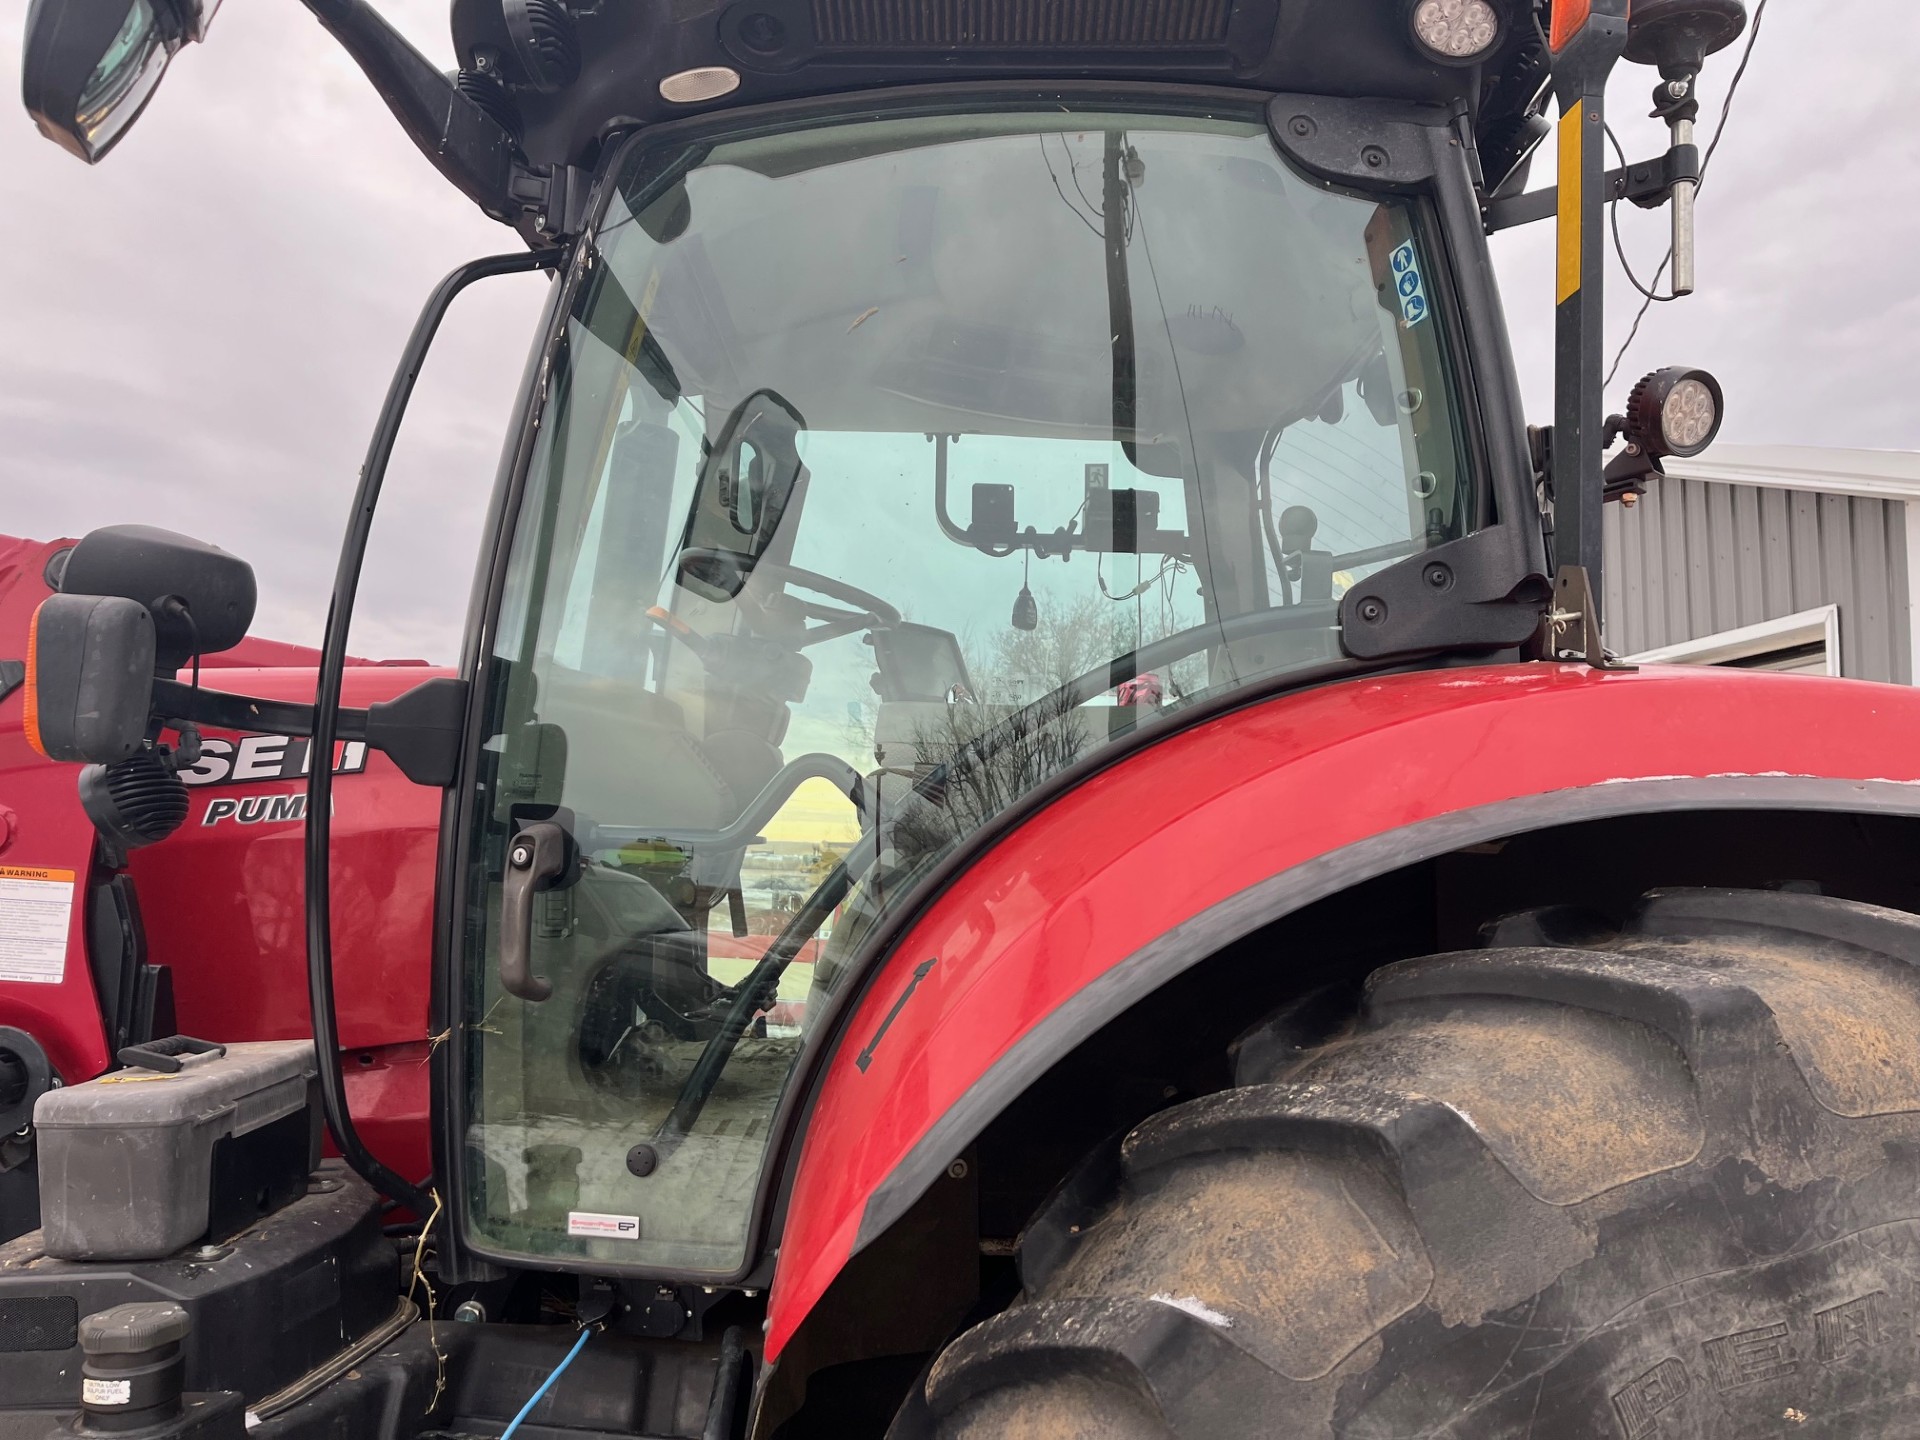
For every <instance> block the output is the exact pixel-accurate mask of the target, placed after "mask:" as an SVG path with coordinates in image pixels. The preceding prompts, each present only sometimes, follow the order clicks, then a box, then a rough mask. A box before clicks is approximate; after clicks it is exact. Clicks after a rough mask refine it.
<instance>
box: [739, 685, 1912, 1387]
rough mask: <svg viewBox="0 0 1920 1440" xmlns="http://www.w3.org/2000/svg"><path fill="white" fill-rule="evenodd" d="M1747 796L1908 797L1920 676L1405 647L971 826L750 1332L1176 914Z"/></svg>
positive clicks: (831, 1128)
mask: <svg viewBox="0 0 1920 1440" xmlns="http://www.w3.org/2000/svg"><path fill="white" fill-rule="evenodd" d="M1636 782H1637V783H1636ZM1741 806H1745V807H1759V806H1767V807H1773V808H1788V809H1793V808H1831V809H1861V810H1868V809H1880V810H1900V811H1906V812H1908V813H1915V814H1920V694H1916V693H1915V692H1914V691H1913V690H1910V689H1907V688H1905V687H1896V686H1890V685H1875V684H1867V683H1863V682H1856V681H1847V680H1820V679H1812V678H1808V677H1804V676H1781V675H1768V674H1759V673H1754V672H1747V671H1729V670H1710V669H1667V670H1643V671H1638V672H1614V673H1606V674H1603V673H1599V672H1595V671H1592V670H1588V669H1586V668H1584V667H1576V666H1566V665H1548V664H1534V665H1505V666H1500V667H1497V668H1487V669H1474V670H1438V671H1424V672H1420V673H1416V674H1407V675H1396V676H1391V677H1388V678H1384V679H1370V680H1354V681H1348V682H1345V683H1342V684H1339V685H1333V686H1328V687H1325V688H1322V689H1317V690H1312V691H1307V692H1304V693H1301V694H1296V695H1291V696H1286V697H1283V698H1280V699H1276V700H1273V701H1269V702H1267V703H1264V704H1260V705H1256V706H1253V707H1250V708H1248V709H1246V710H1241V711H1238V712H1235V713H1233V714H1230V715H1227V716H1223V717H1222V718H1220V719H1217V720H1214V721H1211V722H1208V723H1205V724H1202V725H1199V726H1196V727H1195V728H1193V729H1191V730H1187V731H1183V732H1179V733H1176V734H1174V735H1172V736H1170V737H1169V738H1167V739H1166V740H1164V741H1162V742H1160V743H1158V744H1155V745H1151V746H1149V747H1148V748H1146V749H1144V750H1142V751H1140V752H1138V753H1137V754H1135V755H1132V756H1130V757H1128V758H1126V759H1124V760H1123V761H1121V762H1120V763H1119V764H1117V765H1115V766H1114V767H1113V768H1112V769H1110V770H1107V771H1104V772H1102V773H1100V774H1099V775H1097V776H1096V777H1095V778H1093V779H1092V780H1090V781H1088V782H1087V783H1086V784H1083V785H1081V786H1079V787H1078V788H1076V789H1074V790H1072V791H1069V792H1068V793H1067V794H1065V795H1064V796H1062V797H1061V798H1060V799H1058V800H1057V801H1055V802H1054V803H1053V804H1051V805H1050V806H1048V807H1047V808H1045V809H1044V810H1042V811H1040V812H1039V813H1038V814H1036V815H1035V816H1034V817H1033V818H1031V819H1030V820H1028V821H1026V822H1025V823H1024V824H1023V825H1022V826H1020V828H1018V829H1017V830H1015V831H1014V832H1013V833H1012V834H1010V835H1008V836H1007V837H1006V838H1004V839H1003V840H1001V841H1000V842H999V843H998V844H996V845H994V846H993V847H992V848H990V849H989V850H988V851H987V852H986V853H985V854H984V855H983V856H982V857H981V858H980V859H979V860H978V861H977V862H976V863H975V864H974V865H973V867H972V868H971V869H970V870H968V871H967V872H966V873H965V874H964V876H963V877H962V878H961V880H960V881H959V882H958V883H956V884H955V885H953V886H952V888H950V889H949V890H947V891H946V893H944V894H943V895H941V896H939V897H938V898H937V899H936V900H934V901H933V903H932V904H931V905H930V906H929V907H928V909H927V911H926V912H925V913H924V914H923V915H922V916H921V917H920V918H919V919H918V920H917V921H916V922H915V923H914V924H913V925H912V927H911V928H910V929H909V930H908V931H907V932H906V933H905V934H904V935H903V936H902V937H901V939H900V941H899V943H898V944H897V945H895V946H894V947H893V948H892V950H891V951H890V953H889V956H888V958H887V960H886V961H885V962H884V964H883V966H882V968H881V970H880V972H879V973H878V974H877V976H875V978H874V979H873V981H872V983H871V984H870V985H869V986H868V987H867V990H866V993H865V996H864V998H863V999H862V1000H861V1001H860V1002H859V1003H858V1005H857V1006H856V1007H855V1009H854V1012H853V1015H852V1017H851V1020H850V1023H849V1025H848V1026H847V1028H846V1029H845V1030H843V1031H842V1038H841V1040H840V1043H839V1048H838V1050H837V1052H836V1053H835V1054H834V1055H833V1056H832V1058H831V1059H830V1060H828V1062H827V1069H826V1073H825V1075H824V1077H823V1079H822V1081H821V1084H820V1089H819V1092H818V1095H817V1098H816V1100H815V1102H814V1105H813V1109H812V1113H811V1115H810V1117H809V1119H808V1122H807V1123H808V1129H807V1134H806V1137H805V1140H804V1142H803V1144H802V1149H801V1153H800V1160H799V1167H798V1170H797V1172H796V1174H795V1177H794V1181H793V1188H792V1192H791V1196H790V1200H789V1204H788V1207H787V1221H786V1228H785V1233H784V1234H783V1235H782V1236H781V1239H780V1257H779V1262H778V1266H777V1269H776V1271H775V1274H774V1281H773V1290H772V1294H771V1296H770V1297H769V1299H770V1305H771V1313H770V1315H769V1319H768V1331H767V1340H766V1353H767V1356H768V1358H769V1359H772V1358H775V1357H777V1356H778V1355H779V1353H780V1351H781V1349H782V1347H783V1346H784V1345H785V1344H786V1342H787V1341H788V1340H789V1339H790V1338H791V1337H792V1335H793V1333H794V1330H795V1328H796V1327H797V1326H798V1325H799V1323H800V1321H801V1320H802V1319H803V1318H804V1317H805V1315H806V1314H807V1312H808V1311H809V1310H810V1309H811V1308H812V1306H813V1305H814V1304H815V1303H816V1302H817V1301H818V1300H819V1299H820V1297H821V1296H822V1295H823V1294H825V1293H826V1290H827V1287H828V1286H829V1285H830V1284H831V1283H832V1281H833V1279H834V1277H835V1275H837V1274H838V1273H839V1271H840V1269H841V1267H842V1266H843V1265H844V1264H845V1263H846V1262H847V1260H848V1259H849V1258H850V1256H851V1255H852V1254H853V1253H854V1252H855V1251H856V1250H857V1249H859V1248H860V1247H861V1246H862V1245H863V1244H864V1243H865V1242H866V1241H867V1240H868V1239H870V1238H872V1237H873V1236H874V1235H876V1234H878V1233H879V1232H880V1231H881V1230H883V1229H885V1227H886V1225H888V1224H890V1223H891V1222H892V1220H893V1219H895V1218H897V1217H898V1215H899V1214H900V1213H902V1212H903V1211H904V1209H905V1208H906V1206H907V1205H908V1204H910V1203H911V1202H912V1200H913V1199H914V1198H916V1197H917V1196H918V1194H919V1193H921V1191H923V1190H924V1189H925V1187H926V1185H927V1184H928V1183H930V1182H931V1181H932V1179H933V1177H934V1176H936V1175H938V1174H939V1173H941V1171H943V1170H944V1169H945V1166H946V1164H947V1163H948V1161H950V1160H951V1159H952V1158H953V1156H954V1155H956V1154H958V1153H959V1152H960V1151H961V1150H962V1149H963V1148H964V1147H965V1146H966V1145H967V1144H968V1143H969V1142H970V1141H971V1140H972V1138H973V1137H974V1135H976V1134H977V1133H978V1132H979V1131H980V1130H981V1129H982V1128H984V1126H985V1124H986V1123H987V1121H988V1120H990V1119H991V1118H992V1115H993V1113H995V1112H996V1111H997V1110H998V1108H999V1107H1000V1105H1001V1104H1003V1103H1004V1102H1005V1100H1006V1099H1010V1098H1011V1095H1012V1093H1014V1092H1015V1091H1017V1086H1018V1084H1020V1083H1024V1081H1025V1080H1026V1079H1029V1078H1033V1077H1037V1075H1038V1074H1039V1073H1041V1072H1042V1071H1043V1070H1044V1069H1045V1068H1046V1066H1047V1065H1048V1064H1050V1063H1051V1062H1052V1061H1053V1060H1056V1059H1058V1058H1059V1056H1060V1055H1061V1054H1063V1053H1065V1050H1066V1049H1067V1048H1070V1047H1071V1045H1072V1044H1073V1043H1075V1041H1076V1040H1077V1038H1079V1037H1080V1036H1082V1035H1084V1034H1086V1033H1089V1032H1090V1030H1091V1029H1092V1028H1095V1026H1097V1025H1098V1024H1100V1023H1104V1021H1105V1020H1106V1019H1107V1018H1109V1017H1110V1016H1111V1015H1112V1014H1114V1013H1117V1012H1118V1010H1119V1009H1122V1008H1124V1007H1125V1005H1127V1004H1129V1003H1131V1002H1132V1000H1134V999H1137V998H1138V997H1139V995H1140V994H1144V993H1146V990H1145V989H1142V988H1141V987H1140V986H1139V985H1133V986H1132V987H1131V988H1129V986H1128V984H1127V983H1126V982H1127V980H1128V977H1129V972H1130V971H1136V970H1138V971H1142V972H1143V973H1149V974H1151V973H1152V972H1153V970H1154V966H1155V965H1156V964H1158V965H1159V967H1160V969H1159V972H1158V974H1159V979H1158V980H1154V981H1153V983H1159V980H1164V978H1167V975H1168V974H1169V973H1170V972H1168V971H1167V969H1166V965H1167V964H1168V963H1169V962H1168V961H1167V959H1166V955H1165V954H1164V953H1162V952H1167V951H1169V950H1173V951H1177V949H1178V942H1180V941H1181V940H1182V938H1183V937H1186V938H1189V939H1190V940H1191V946H1192V948H1190V950H1189V951H1188V953H1187V954H1186V955H1185V956H1179V955H1177V954H1176V955H1175V958H1174V962H1172V963H1177V964H1185V963H1191V962H1192V961H1193V960H1197V959H1199V958H1202V957H1203V956H1204V954H1206V953H1210V952H1211V951H1212V950H1213V949H1217V948H1218V947H1219V945H1221V944H1224V943H1225V942H1226V940H1228V939H1231V938H1233V937H1234V936H1235V935H1237V934H1244V933H1246V932H1247V931H1249V930H1251V929H1253V928H1255V926H1256V925H1258V924H1264V923H1267V922H1268V921H1270V920H1272V919H1274V918H1277V917H1278V915H1280V914H1283V913H1286V911H1287V910H1290V909H1294V908H1298V906H1299V905H1300V904H1304V903H1307V902H1308V901H1310V900H1312V899H1315V898H1318V897H1319V896H1320V895H1322V894H1326V893H1331V892H1332V891H1334V890H1337V889H1341V888H1344V887H1345V886H1347V885H1349V884H1351V883H1353V882H1354V881H1355V880H1357V879H1359V878H1361V877H1362V875H1363V874H1378V873H1382V872H1384V871H1386V870H1391V869H1394V868H1397V867H1398V866H1400V865H1403V864H1406V863H1408V862H1410V861H1412V860H1414V859H1418V858H1423V856H1425V855H1428V854H1437V853H1441V852H1443V851H1446V850H1450V849H1454V848H1457V847H1458V846H1459V845H1461V844H1467V843H1473V842H1475V841H1478V840H1483V839H1488V838H1492V837H1493V836H1494V835H1498V834H1503V833H1508V834H1510V833H1513V832H1515V831H1520V830H1529V829H1538V828H1541V827H1542V826H1546V825H1551V824H1554V823H1557V822H1560V821H1564V820H1571V819H1578V818H1587V817H1589V816H1598V815H1600V814H1608V813H1631V812H1634V811H1642V812H1644V811H1649V810H1659V809H1679V808H1731V807H1741ZM1341 857H1348V859H1349V861H1350V862H1351V863H1347V864H1345V865H1344V867H1343V865H1342V863H1341ZM1313 862H1318V863H1313ZM1262 897H1267V898H1266V899H1264V900H1263V898H1262ZM1183 926H1184V927H1186V929H1185V930H1184V931H1182V930H1181V927H1183ZM932 957H938V960H937V963H936V964H934V965H933V966H932V967H930V968H927V969H926V970H925V971H924V973H923V974H920V978H919V980H918V983H917V984H915V983H914V981H915V976H916V974H917V973H919V972H920V968H921V966H922V964H923V962H924V961H926V960H928V959H929V958H932ZM910 986H912V993H911V995H910V996H909V995H907V991H908V989H909V987H910ZM1148 988H1150V986H1149V987H1148ZM903 996H906V997H907V998H906V1000H905V1002H904V1003H902V997H903ZM1069 1002H1072V1003H1071V1004H1069ZM896 1006H898V1008H897V1011H896ZM1063 1007H1064V1008H1063ZM889 1012H894V1013H893V1015H892V1019H891V1022H890V1023H888V1021H887V1017H888V1015H889ZM863 1050H864V1051H865V1052H866V1057H865V1058H866V1061H867V1064H866V1068H865V1069H862V1068H860V1066H859V1065H858V1064H856V1057H857V1056H859V1055H860V1054H861V1052H862V1051H863ZM996 1079H997V1080H998V1081H999V1082H1001V1084H1002V1089H1001V1090H1000V1091H997V1092H996V1091H995V1090H994V1086H993V1084H991V1083H989V1082H990V1081H993V1080H996ZM1008 1085H1011V1086H1012V1087H1013V1090H1008V1089H1007V1088H1006V1087H1007V1086H1008ZM970 1092H972V1093H970ZM963 1102H968V1103H965V1104H963Z"/></svg>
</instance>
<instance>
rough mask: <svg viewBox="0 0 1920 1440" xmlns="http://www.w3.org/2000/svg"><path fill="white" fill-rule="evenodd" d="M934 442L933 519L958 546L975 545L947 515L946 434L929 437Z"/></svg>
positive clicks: (951, 517)
mask: <svg viewBox="0 0 1920 1440" xmlns="http://www.w3.org/2000/svg"><path fill="white" fill-rule="evenodd" d="M927 438H928V439H929V440H931V441H933V518H934V519H935V520H937V521H939V522H940V533H941V534H943V535H945V536H946V537H947V538H948V539H949V540H951V541H953V542H954V543H955V544H956V545H968V546H971V545H972V544H973V536H972V535H971V534H969V533H968V532H967V531H965V530H962V529H961V528H960V527H959V526H958V525H956V524H954V523H953V516H951V515H950V514H948V513H947V442H948V440H949V439H950V438H951V437H950V436H947V435H945V434H940V435H929V436H928V437H927Z"/></svg>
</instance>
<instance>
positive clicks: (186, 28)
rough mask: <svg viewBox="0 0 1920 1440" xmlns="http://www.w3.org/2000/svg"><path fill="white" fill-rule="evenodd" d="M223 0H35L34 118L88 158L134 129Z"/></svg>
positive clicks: (27, 75)
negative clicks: (177, 56) (181, 52)
mask: <svg viewBox="0 0 1920 1440" xmlns="http://www.w3.org/2000/svg"><path fill="white" fill-rule="evenodd" d="M219 7H220V0H33V4H32V6H31V8H29V9H28V11H27V40H26V49H25V53H24V55H23V56H22V61H21V86H20V88H21V96H22V98H23V99H24V100H25V101H26V106H27V111H28V113H29V114H31V115H32V116H33V119H34V123H35V124H36V125H38V126H39V127H40V133H41V134H42V135H45V136H46V137H47V138H48V139H49V140H51V141H53V142H54V143H55V144H56V145H59V146H60V147H61V148H63V149H65V150H68V151H71V152H72V153H73V154H75V155H78V156H79V157H80V158H81V159H82V160H85V161H86V162H87V163H88V164H89V165H91V164H92V163H93V162H94V161H96V160H98V159H99V158H100V157H101V156H102V155H104V154H106V153H107V151H109V150H111V149H112V148H113V147H114V145H115V144H116V143H117V142H118V141H119V139H120V137H121V136H122V135H124V134H126V133H127V130H128V129H129V128H130V127H131V126H132V124H133V122H134V120H135V119H137V118H138V117H139V114H140V112H141V110H143V109H144V108H145V107H146V103H147V101H148V100H149V99H151V98H152V96H153V92H154V90H155V89H156V88H157V87H158V86H159V84H160V77H161V76H162V75H164V74H165V73H166V69H167V62H168V61H170V60H172V59H173V56H174V52H175V51H177V50H178V49H179V48H180V47H181V46H182V45H185V44H187V43H188V42H189V41H194V40H202V39H205V38H206V33H207V26H208V24H209V23H210V22H211V21H212V19H213V12H214V11H215V10H217V9H218V8H219Z"/></svg>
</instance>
